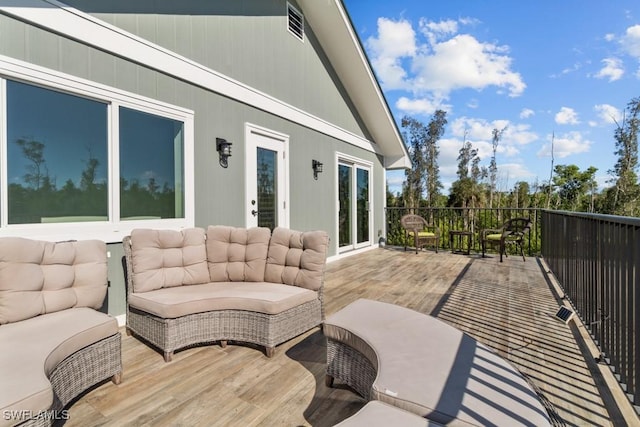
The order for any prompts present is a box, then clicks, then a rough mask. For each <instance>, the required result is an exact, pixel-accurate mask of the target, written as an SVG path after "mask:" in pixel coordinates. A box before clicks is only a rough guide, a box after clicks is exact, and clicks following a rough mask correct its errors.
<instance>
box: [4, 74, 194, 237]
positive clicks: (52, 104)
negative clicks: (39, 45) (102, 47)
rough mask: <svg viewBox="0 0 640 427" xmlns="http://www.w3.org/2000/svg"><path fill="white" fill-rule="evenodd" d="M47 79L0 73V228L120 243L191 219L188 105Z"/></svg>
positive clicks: (15, 232)
mask: <svg viewBox="0 0 640 427" xmlns="http://www.w3.org/2000/svg"><path fill="white" fill-rule="evenodd" d="M46 83H49V82H45V83H43V82H40V81H38V80H37V79H34V81H26V80H17V79H13V78H6V79H4V78H2V77H0V94H3V96H2V97H0V99H1V100H2V103H0V113H2V114H0V117H2V123H0V125H1V126H0V131H2V134H0V141H2V146H1V147H0V150H1V151H0V152H2V153H4V156H0V159H5V160H4V161H2V162H0V171H1V172H2V173H1V174H0V177H1V179H0V195H1V196H2V197H0V235H23V236H25V237H41V238H47V239H71V238H99V239H103V240H106V241H118V240H121V238H122V237H123V236H124V235H126V234H128V233H129V232H130V231H131V230H132V229H133V228H138V227H164V228H181V227H185V226H192V225H193V183H192V181H193V170H192V166H189V165H190V164H192V162H193V149H192V145H193V135H192V133H193V132H192V127H193V113H192V112H190V111H188V110H184V109H181V108H179V107H172V106H169V105H167V104H163V103H160V102H157V101H153V100H148V99H144V98H141V97H138V96H133V95H130V94H127V93H124V92H121V91H118V90H115V89H108V88H106V89H105V88H104V87H99V86H98V85H95V84H88V85H87V84H84V83H83V82H79V83H77V84H74V85H68V84H65V85H63V86H64V89H62V88H60V87H57V86H59V85H56V84H55V83H56V82H54V83H53V84H46ZM74 83H76V82H75V81H74ZM68 87H73V88H74V89H75V88H77V89H78V90H77V92H76V91H74V90H69V89H67V88H68ZM96 87H97V88H98V89H96V90H95V93H94V92H92V90H93V89H94V88H96ZM129 98H131V101H130V102H129ZM189 158H190V159H191V161H189V160H188V159H189Z"/></svg>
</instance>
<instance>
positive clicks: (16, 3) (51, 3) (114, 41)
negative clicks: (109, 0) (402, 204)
mask: <svg viewBox="0 0 640 427" xmlns="http://www.w3.org/2000/svg"><path fill="white" fill-rule="evenodd" d="M0 13H3V14H6V15H9V16H13V17H15V18H18V19H20V20H22V21H25V22H27V23H30V24H33V25H37V26H39V27H43V28H46V29H48V30H51V31H53V32H55V33H57V34H61V35H63V36H64V37H68V38H71V39H74V40H79V41H80V42H81V43H83V44H87V45H89V46H93V47H96V48H98V49H101V50H104V51H106V52H109V53H112V54H115V55H118V56H121V57H123V58H128V59H131V60H134V61H135V62H137V63H140V64H143V65H144V66H145V67H149V68H152V69H154V70H157V71H160V72H162V73H165V74H168V75H171V76H173V77H176V78H178V79H181V80H184V81H188V82H191V83H192V84H194V85H197V86H200V87H203V88H205V89H208V90H211V91H213V92H216V93H219V94H221V95H224V96H227V97H229V98H232V99H235V100H237V101H240V102H243V103H246V104H248V105H251V106H253V107H255V108H258V109H260V110H263V111H266V112H269V113H271V114H275V115H277V116H279V117H282V118H284V119H287V120H290V121H292V122H294V123H297V124H299V125H302V126H305V127H307V128H310V129H313V130H315V131H318V132H320V133H323V134H325V135H328V136H331V137H334V138H337V139H339V140H341V141H345V142H347V143H349V144H351V145H354V146H356V147H359V148H362V149H364V150H367V151H370V152H374V153H377V154H382V155H383V154H384V153H381V152H380V148H379V147H378V146H377V145H376V144H373V143H372V142H371V141H369V140H367V139H366V138H363V137H360V136H358V135H356V134H354V133H352V132H350V131H348V130H345V129H342V128H340V127H338V126H336V125H334V124H332V123H330V122H328V121H326V120H324V119H321V118H319V117H317V116H314V115H312V114H310V113H308V112H305V111H303V110H301V109H299V108H297V107H294V106H292V105H290V104H287V103H286V102H284V101H281V100H279V99H276V98H274V97H272V96H270V95H268V94H266V93H264V92H261V91H259V90H258V89H255V88H252V87H250V86H248V85H246V84H244V83H241V82H239V81H237V80H234V79H232V78H230V77H228V76H226V75H224V74H221V73H219V72H216V71H214V70H212V69H210V68H207V67H205V66H204V65H202V64H199V63H197V62H195V61H192V60H190V59H188V58H186V57H184V56H181V55H179V54H177V53H175V52H172V51H170V50H168V49H165V48H163V47H161V46H158V45H156V44H154V43H151V42H150V41H148V40H145V39H143V38H141V37H138V36H136V35H134V34H131V33H129V32H127V31H124V30H122V29H120V28H117V27H115V26H113V25H110V24H108V23H106V22H103V21H101V20H99V19H97V18H95V17H93V16H91V15H89V14H86V13H84V12H81V11H79V10H77V9H75V8H72V7H69V6H67V5H64V4H63V3H60V2H58V1H56V0H0Z"/></svg>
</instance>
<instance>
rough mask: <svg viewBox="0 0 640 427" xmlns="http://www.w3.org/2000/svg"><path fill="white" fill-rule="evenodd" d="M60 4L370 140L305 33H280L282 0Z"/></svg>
mask: <svg viewBox="0 0 640 427" xmlns="http://www.w3.org/2000/svg"><path fill="white" fill-rule="evenodd" d="M66 3H68V4H69V5H72V6H74V7H76V8H78V9H80V10H82V11H84V12H87V13H90V14H92V15H94V16H96V17H97V18H99V19H101V20H103V21H105V22H108V23H110V24H112V25H114V26H116V27H119V28H122V29H123V30H126V31H128V32H130V33H132V34H135V35H137V36H140V37H142V38H144V39H146V40H149V41H151V42H153V43H155V44H158V45H160V46H162V47H164V48H167V49H169V50H171V51H174V52H176V53H178V54H180V55H183V56H185V57H187V58H189V59H192V60H194V61H196V62H198V63H200V64H202V65H205V66H206V67H209V68H211V69H213V70H216V71H218V72H220V73H222V74H225V75H227V76H229V77H231V78H233V79H235V80H238V81H240V82H243V83H245V84H247V85H249V86H251V87H253V88H256V89H258V90H260V91H262V92H264V93H267V94H269V95H271V96H273V97H275V98H277V99H280V100H282V101H284V102H286V103H288V104H291V105H294V106H296V107H298V108H300V109H302V110H305V111H307V112H310V113H311V114H314V115H316V116H318V117H321V118H323V119H325V120H327V121H328V122H331V123H334V124H336V125H338V126H340V127H342V128H344V129H347V130H349V131H350V132H353V133H355V134H357V135H360V136H362V137H365V138H368V139H370V137H369V135H368V134H367V131H366V128H365V127H364V126H363V124H362V122H361V120H360V119H359V116H358V114H357V112H356V111H355V108H354V107H353V105H352V104H351V103H350V102H349V97H348V96H347V95H346V92H345V90H344V88H343V87H342V85H341V83H340V81H339V79H338V78H337V76H336V74H335V72H334V71H333V68H332V67H331V64H330V63H329V61H328V59H327V57H326V56H325V54H324V52H323V50H322V47H321V46H320V44H319V43H318V41H317V39H316V37H315V36H314V34H313V29H312V28H311V27H310V26H309V25H308V24H305V40H304V42H301V41H300V40H299V39H297V38H295V37H294V36H293V35H292V34H291V33H289V31H288V30H287V1H286V0H268V1H265V0H241V1H233V2H230V1H225V0H217V1H212V0H209V1H206V2H202V1H201V0H188V1H180V2H164V3H165V4H164V5H160V6H159V5H158V3H159V2H157V1H153V0H136V1H135V2H131V1H130V0H119V1H111V0H102V1H85V0H69V1H67V2H66ZM289 3H290V4H291V5H293V6H294V7H295V8H296V9H297V10H299V11H300V10H301V9H300V7H299V6H298V5H297V4H296V3H295V2H293V1H290V2H289ZM107 10H108V11H110V13H105V11H107Z"/></svg>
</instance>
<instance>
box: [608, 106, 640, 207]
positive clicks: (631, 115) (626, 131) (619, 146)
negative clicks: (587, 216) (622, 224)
mask: <svg viewBox="0 0 640 427" xmlns="http://www.w3.org/2000/svg"><path fill="white" fill-rule="evenodd" d="M639 116H640V98H633V99H632V100H631V101H630V102H629V103H628V104H627V109H626V111H625V114H624V117H623V119H622V123H618V122H617V121H616V130H615V133H614V138H615V140H616V151H615V154H616V156H618V160H617V161H616V164H615V166H614V168H613V170H610V171H609V174H610V175H611V176H612V178H611V179H610V180H609V182H610V183H614V187H613V188H612V189H610V190H609V191H607V194H606V196H607V197H606V198H607V202H606V205H607V210H608V213H611V214H614V215H625V216H637V214H638V213H639V212H640V209H639V206H638V197H639V196H640V186H639V185H638V176H637V174H636V171H637V169H638V132H639V130H640V129H639V128H640V117H639Z"/></svg>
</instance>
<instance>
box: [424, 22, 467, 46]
mask: <svg viewBox="0 0 640 427" xmlns="http://www.w3.org/2000/svg"><path fill="white" fill-rule="evenodd" d="M419 27H420V31H421V32H422V34H424V35H425V36H426V37H427V39H429V42H430V43H435V42H436V41H437V40H439V39H442V38H444V37H446V36H450V35H453V34H456V33H457V32H458V21H454V20H453V19H448V20H446V21H440V22H433V21H429V20H427V19H426V18H421V19H420V23H419Z"/></svg>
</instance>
